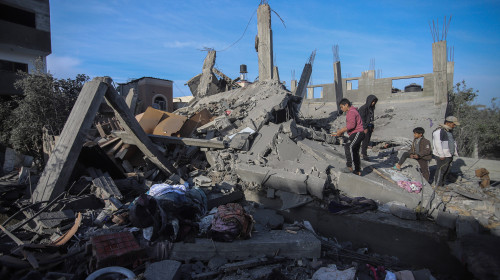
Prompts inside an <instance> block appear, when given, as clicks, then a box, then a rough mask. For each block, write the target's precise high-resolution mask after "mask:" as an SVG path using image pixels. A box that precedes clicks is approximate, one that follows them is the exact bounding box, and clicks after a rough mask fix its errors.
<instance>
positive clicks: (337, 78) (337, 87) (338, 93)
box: [333, 61, 344, 114]
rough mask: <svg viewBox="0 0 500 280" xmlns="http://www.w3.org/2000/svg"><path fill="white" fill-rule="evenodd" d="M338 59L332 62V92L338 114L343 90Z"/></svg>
mask: <svg viewBox="0 0 500 280" xmlns="http://www.w3.org/2000/svg"><path fill="white" fill-rule="evenodd" d="M340 69H341V68H340V61H337V62H334V63H333V81H334V86H333V92H335V100H336V102H337V113H338V114H340V113H341V112H342V111H341V110H340V100H342V98H344V92H343V89H342V72H341V71H340Z"/></svg>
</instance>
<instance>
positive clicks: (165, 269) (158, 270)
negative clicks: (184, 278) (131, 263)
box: [144, 260, 181, 280]
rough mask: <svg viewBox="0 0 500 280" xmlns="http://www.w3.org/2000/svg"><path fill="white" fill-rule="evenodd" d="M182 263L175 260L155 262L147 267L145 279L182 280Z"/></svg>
mask: <svg viewBox="0 0 500 280" xmlns="http://www.w3.org/2000/svg"><path fill="white" fill-rule="evenodd" d="M180 267H181V263H180V262H178V261H173V260H163V261H160V262H155V263H152V264H150V265H148V266H147V267H146V271H145V272H144V277H145V278H146V279H147V280H179V279H181V271H180Z"/></svg>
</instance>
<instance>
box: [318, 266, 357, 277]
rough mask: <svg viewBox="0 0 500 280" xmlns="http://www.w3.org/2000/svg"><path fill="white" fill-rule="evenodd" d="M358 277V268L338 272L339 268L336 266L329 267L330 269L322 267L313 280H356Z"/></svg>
mask: <svg viewBox="0 0 500 280" xmlns="http://www.w3.org/2000/svg"><path fill="white" fill-rule="evenodd" d="M355 275H356V268H355V267H351V268H349V269H346V270H342V271H341V270H337V266H336V265H334V264H330V265H328V267H322V268H320V269H318V270H317V271H316V272H315V273H314V274H313V276H312V280H330V279H336V280H354V279H355Z"/></svg>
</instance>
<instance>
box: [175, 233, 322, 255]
mask: <svg viewBox="0 0 500 280" xmlns="http://www.w3.org/2000/svg"><path fill="white" fill-rule="evenodd" d="M276 253H278V256H282V257H287V258H311V259H312V258H319V257H320V256H321V241H320V240H319V239H318V238H316V237H315V236H314V234H313V233H311V232H309V231H306V230H300V231H298V232H297V234H290V233H287V232H285V231H282V230H272V231H269V232H257V233H252V237H251V238H250V239H246V240H234V241H233V242H214V241H212V240H211V239H203V238H196V239H195V243H182V242H177V243H174V244H173V247H172V250H171V252H170V259H172V260H180V261H185V260H200V261H208V260H210V259H211V258H213V257H215V256H216V255H219V256H221V257H223V258H226V259H228V260H246V259H248V258H253V257H259V256H263V255H265V256H272V255H274V254H276Z"/></svg>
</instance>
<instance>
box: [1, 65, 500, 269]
mask: <svg viewBox="0 0 500 280" xmlns="http://www.w3.org/2000/svg"><path fill="white" fill-rule="evenodd" d="M202 76H203V74H202ZM198 87H199V86H198ZM80 98H81V99H86V100H92V102H90V103H88V104H89V105H88V107H87V108H86V109H85V110H82V108H81V107H76V106H75V108H76V109H74V110H73V112H72V115H70V117H69V119H68V122H72V121H74V120H76V119H84V122H83V123H82V124H81V125H79V126H67V127H65V129H64V131H63V132H62V133H61V136H60V137H56V136H49V135H47V136H46V137H44V139H47V140H46V143H45V146H46V147H47V149H46V150H47V154H48V155H49V154H50V156H49V157H48V161H47V164H46V168H45V170H44V171H43V173H41V174H37V172H36V170H34V169H31V168H30V166H31V162H30V158H29V157H23V156H20V155H16V154H15V152H14V151H12V150H6V152H4V153H3V154H4V157H3V158H4V162H5V163H4V165H3V168H4V169H3V172H4V176H3V177H2V178H1V180H0V186H1V189H0V191H1V205H0V206H1V207H2V208H1V210H2V213H3V215H4V217H3V219H2V227H1V229H2V237H1V239H0V240H1V244H2V246H1V248H2V251H1V254H2V255H0V264H1V266H2V270H1V272H0V273H1V275H2V276H1V277H2V279H98V278H96V277H99V276H98V274H99V273H102V274H106V273H108V274H110V273H111V274H113V273H114V274H121V275H128V276H127V277H135V276H138V277H144V278H145V279H159V278H160V277H161V278H162V279H164V278H165V277H166V276H165V275H170V276H169V277H170V279H213V278H217V279H328V278H331V277H345V279H354V277H355V276H357V277H362V276H365V277H372V278H374V279H375V277H377V278H378V279H380V278H384V277H386V275H389V276H387V277H390V276H391V275H392V274H391V273H396V274H397V273H399V274H401V273H403V274H404V273H410V274H411V275H421V277H423V278H418V279H433V278H432V275H431V272H430V271H429V270H419V269H421V268H422V267H421V266H419V265H412V264H409V263H405V262H401V261H400V260H399V259H398V258H397V257H394V256H393V257H390V256H386V255H380V254H377V253H375V252H374V251H373V250H371V249H369V248H368V247H367V246H358V245H356V246H355V245H353V244H352V243H350V242H348V241H344V242H338V241H337V240H335V239H334V238H333V237H331V236H329V237H331V238H326V237H323V236H322V235H321V234H319V233H318V232H317V230H315V228H317V227H318V228H324V226H323V225H321V224H319V223H318V222H316V221H314V222H311V223H310V222H308V221H307V219H300V218H295V217H292V218H290V213H298V211H301V210H304V209H305V208H304V207H309V209H316V210H314V211H319V212H317V213H322V214H320V216H332V215H334V216H336V217H339V219H343V218H340V217H341V216H342V215H346V218H345V219H353V220H356V219H365V218H366V217H368V219H374V220H379V221H386V220H387V221H389V220H391V219H392V218H391V219H389V218H388V217H389V216H391V217H397V218H396V219H400V220H402V221H407V220H409V221H411V222H415V223H418V222H419V221H417V219H422V220H427V219H428V218H432V217H433V215H434V214H435V216H436V217H437V218H436V221H437V223H438V224H440V225H441V226H443V227H446V228H450V229H451V230H454V231H453V232H456V234H457V235H458V236H468V234H469V233H478V232H480V228H479V226H478V225H475V224H474V222H475V219H473V218H472V219H466V218H464V217H463V216H459V215H458V214H457V216H453V215H454V214H456V213H450V211H443V205H442V204H443V203H442V202H443V201H445V195H442V194H441V193H440V192H439V191H436V193H437V194H438V195H437V197H439V199H435V198H434V197H436V195H435V194H434V195H431V194H430V193H427V192H426V190H428V188H426V187H425V184H422V185H423V187H422V188H421V189H418V190H419V191H418V192H417V191H415V192H410V191H407V190H404V189H402V188H401V187H399V186H398V184H397V182H400V181H416V180H417V179H415V178H416V177H415V176H416V175H415V174H419V173H415V172H417V171H416V170H414V171H412V170H413V169H414V168H413V167H412V166H410V165H408V167H406V168H404V170H403V172H402V173H395V172H393V171H391V170H390V168H389V167H388V166H392V165H393V161H394V159H395V156H396V153H397V151H398V150H401V149H402V147H403V146H404V145H403V144H406V143H407V141H406V140H404V141H403V142H398V141H397V140H396V141H394V140H393V141H392V142H391V141H386V142H383V144H380V145H377V146H374V147H373V148H372V149H371V151H370V153H371V154H370V155H371V156H372V157H373V162H363V165H364V167H365V169H364V171H363V173H364V174H363V176H361V177H360V176H355V175H353V174H345V173H340V172H339V171H338V170H339V169H340V168H341V167H343V166H344V164H345V163H344V159H343V157H344V156H343V147H342V145H341V144H342V143H343V142H344V139H343V138H342V137H333V136H332V135H331V133H330V132H331V131H328V129H329V127H331V128H335V127H337V126H339V123H341V122H342V119H343V118H338V119H337V120H335V117H332V118H330V121H331V122H330V123H329V124H328V126H327V125H325V120H320V121H318V122H317V123H315V122H314V121H312V120H311V119H308V120H307V121H304V120H303V119H302V118H301V114H300V113H299V112H297V111H296V108H298V107H300V106H297V104H300V103H301V102H302V100H301V98H298V97H297V96H295V95H293V94H291V93H290V92H289V91H287V90H286V89H285V88H284V87H283V86H282V85H281V84H280V83H279V82H277V81H262V82H258V83H254V84H251V85H248V86H245V87H243V88H235V89H233V90H229V91H225V92H218V93H217V92H211V93H210V94H204V95H202V96H198V97H197V98H195V99H194V101H192V102H191V103H190V104H189V106H187V107H183V108H180V109H178V110H177V111H175V112H173V113H169V112H164V111H160V110H156V109H153V108H148V109H147V110H146V111H145V112H144V113H142V114H140V115H137V116H133V115H132V114H131V112H130V110H129V109H128V107H127V105H126V104H125V101H124V100H123V99H122V98H121V97H119V96H117V95H116V92H115V91H114V88H113V87H112V86H111V82H110V79H108V78H96V79H94V80H93V81H91V82H89V83H88V84H86V87H84V89H83V90H82V93H81V94H80V96H79V99H80ZM103 100H105V101H106V103H103ZM77 102H78V101H77ZM106 104H107V105H106ZM92 112H99V114H98V116H97V117H95V113H94V114H93V115H92V114H91V113H92ZM89 119H90V120H91V121H88V120H89ZM340 125H341V124H340ZM56 138H58V140H57V141H55V139H56ZM381 143H382V141H381ZM54 163H57V164H54ZM483 173H484V172H483ZM489 175H490V177H491V178H492V182H493V184H494V182H495V180H494V179H495V178H494V176H493V175H492V174H489ZM398 176H399V177H398ZM402 177H405V178H402ZM50 178H57V180H54V179H50ZM463 178H465V177H462V181H463V180H464V179H463ZM477 180H481V179H477ZM461 186H462V187H463V184H462V185H461ZM366 190H371V191H372V193H367V192H366ZM481 190H482V191H483V193H484V194H490V195H488V197H489V198H491V199H493V197H497V196H498V194H497V193H495V192H496V189H495V188H494V187H486V188H482V189H481ZM461 192H462V195H463V194H464V193H465V191H463V190H462V191H461ZM455 193H460V192H459V191H456V190H455ZM469 196H472V194H471V195H469ZM252 197H253V198H252ZM259 197H261V198H262V199H261V198H259ZM477 197H478V196H476V201H477V200H479V199H477ZM481 199H482V200H481V201H482V202H484V203H482V204H481V203H479V202H467V203H465V202H461V203H462V204H463V205H465V204H467V205H468V207H471V208H474V209H475V210H477V211H479V208H481V209H483V208H485V209H486V208H488V205H490V204H488V203H486V202H485V201H486V200H487V199H488V198H487V197H485V196H484V195H483V196H482V197H481ZM260 200H262V202H259V201H260ZM462 200H463V199H462ZM451 201H453V203H452V202H451ZM455 201H459V200H458V199H457V197H456V196H455V197H453V199H450V200H449V201H448V203H449V204H447V205H446V209H445V210H449V209H453V207H454V206H455V205H456V204H454V203H455ZM422 205H424V206H427V207H422ZM494 205H495V204H491V205H490V206H489V207H490V208H491V207H493V208H495V207H494ZM419 207H420V208H419ZM456 207H460V209H462V207H461V206H456ZM377 209H378V210H377ZM419 209H423V210H422V211H420V210H419ZM424 210H425V211H424ZM483 210H484V209H483ZM488 210H491V209H488ZM426 211H428V212H426ZM471 212H472V211H471ZM360 213H364V214H365V215H366V216H358V217H356V216H355V215H359V214H360ZM437 213H440V214H437ZM462 214H463V213H460V215H462ZM352 215H354V216H352ZM370 215H377V217H378V218H373V217H374V216H373V217H372V216H370ZM384 215H385V216H384ZM447 215H448V216H447ZM495 215H497V214H495ZM370 217H372V218H370ZM453 217H454V218H453ZM453 219H454V220H453ZM496 219H497V216H488V219H487V224H488V225H491V224H493V223H494V222H495V221H496ZM391 221H392V220H391ZM480 222H481V221H480ZM483 222H486V221H483ZM483 222H481V224H483V225H484V223H483ZM400 223H404V222H400ZM422 223H426V222H423V221H422ZM391 226H392V225H391ZM434 226H436V225H432V226H430V225H428V224H427V223H426V226H425V227H422V229H423V230H426V229H427V228H431V229H434ZM476 227H477V228H476ZM333 228H335V229H336V230H341V229H342V228H340V227H332V229H333ZM433 235H434V236H433V237H432V238H447V235H446V234H443V235H442V234H441V233H440V234H437V235H436V234H433ZM436 236H437V237H436ZM443 236H444V237H443ZM462 241H463V240H462ZM457 242H458V243H457V244H459V245H460V244H462V243H463V242H462V243H460V239H457ZM462 247H463V246H462ZM466 249H467V250H468V251H467V252H466V253H465V254H466V256H467V257H469V259H468V260H469V262H471V263H473V262H474V260H475V259H474V258H473V257H470V256H471V255H473V253H474V252H476V251H474V250H473V249H471V248H470V247H467V248H466ZM471 252H472V253H471ZM493 260H494V259H493ZM405 269H406V270H405ZM410 270H413V272H410ZM398 271H399V272H398ZM441 273H443V272H442V271H438V272H437V274H436V273H434V272H433V274H434V275H439V274H441ZM457 273H460V272H457ZM89 275H90V276H89ZM96 275H97V276H96ZM131 275H135V276H131ZM422 275H423V276H422ZM87 276H88V277H91V276H92V277H94V278H86V277H87ZM415 277H417V276H415ZM342 279H344V278H342ZM365 279H369V278H365Z"/></svg>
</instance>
